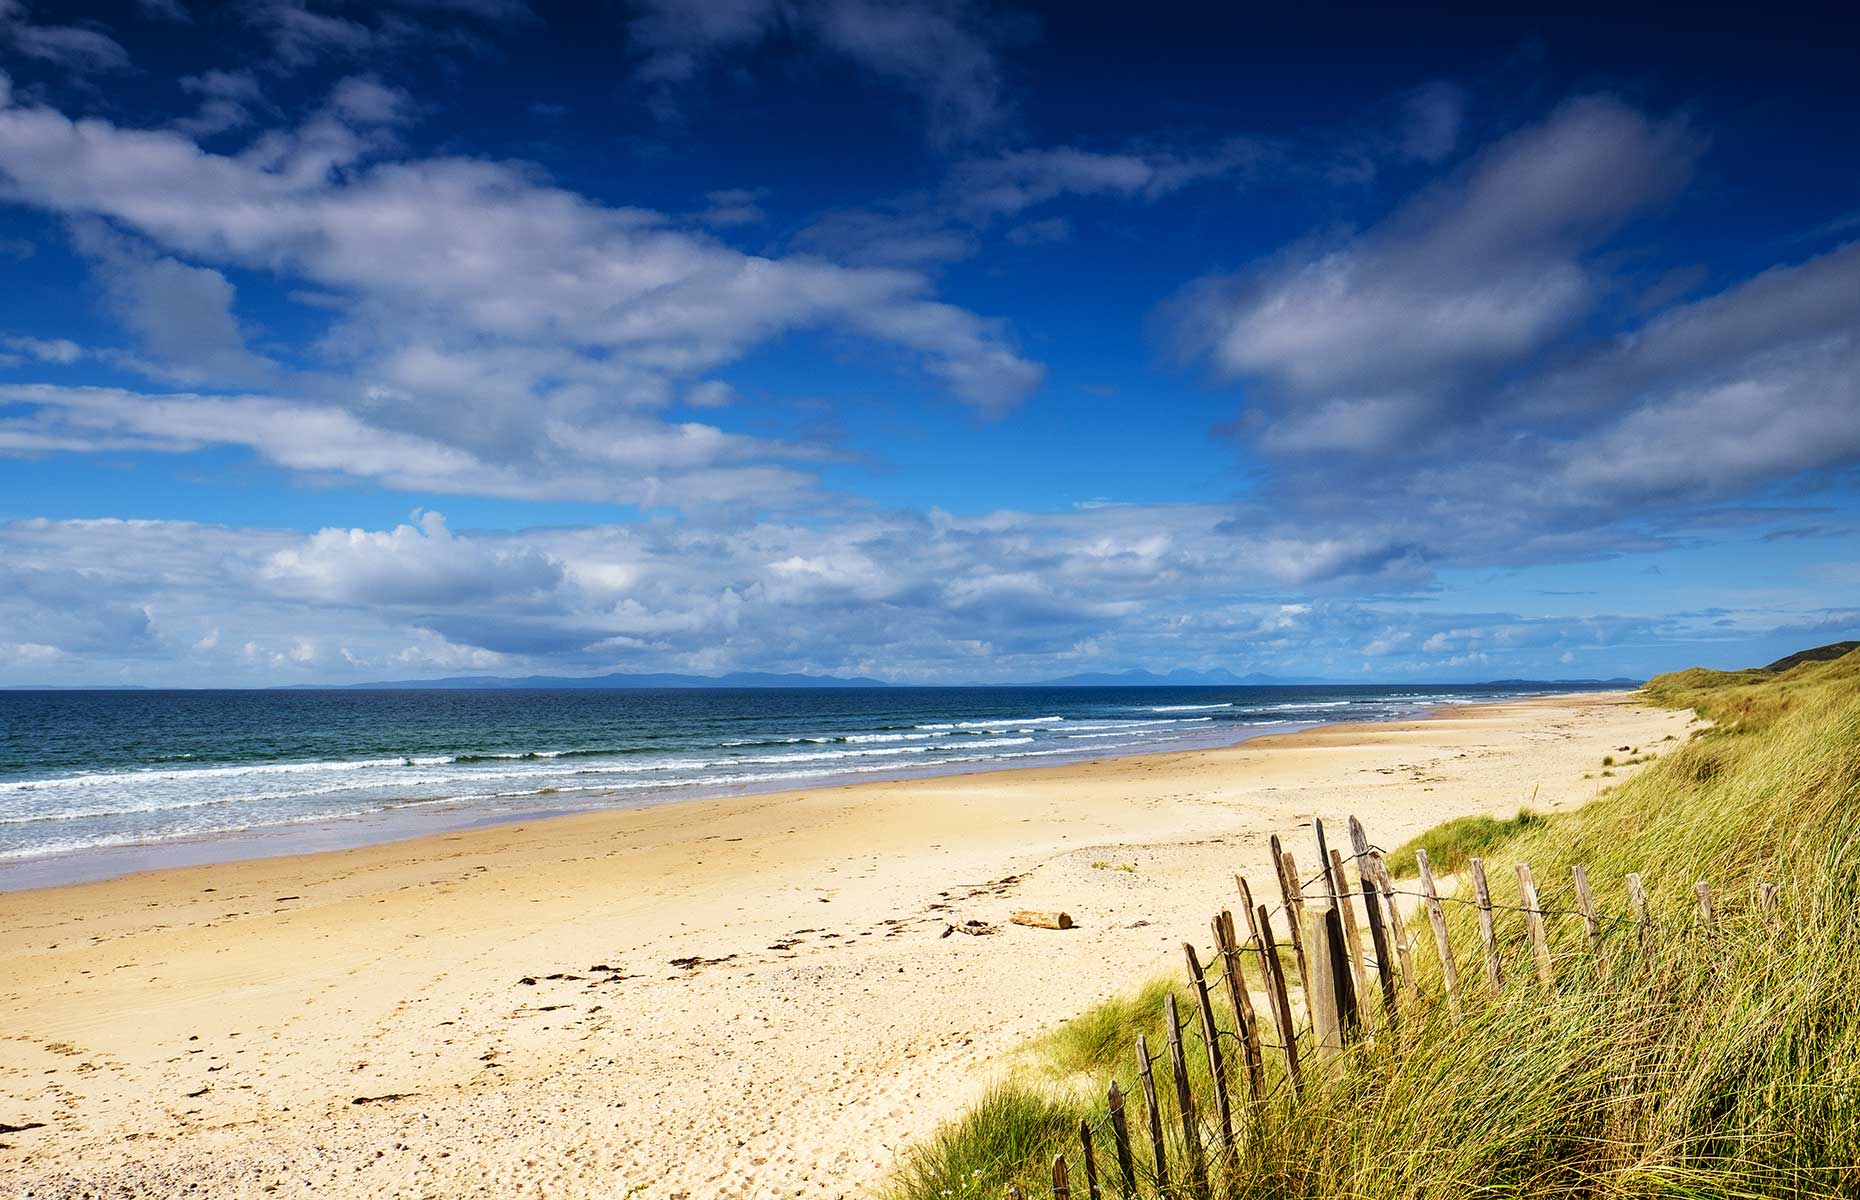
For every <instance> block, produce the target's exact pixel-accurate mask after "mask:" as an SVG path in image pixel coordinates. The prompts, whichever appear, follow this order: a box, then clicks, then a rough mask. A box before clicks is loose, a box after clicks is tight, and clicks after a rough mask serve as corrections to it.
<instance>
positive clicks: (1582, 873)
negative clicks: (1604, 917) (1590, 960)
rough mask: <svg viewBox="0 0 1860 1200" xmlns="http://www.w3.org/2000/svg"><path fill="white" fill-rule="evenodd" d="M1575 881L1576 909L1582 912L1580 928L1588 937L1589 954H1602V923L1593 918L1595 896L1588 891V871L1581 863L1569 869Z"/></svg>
mask: <svg viewBox="0 0 1860 1200" xmlns="http://www.w3.org/2000/svg"><path fill="white" fill-rule="evenodd" d="M1569 873H1570V874H1571V875H1572V876H1574V877H1575V880H1576V907H1577V908H1580V909H1581V910H1582V928H1583V930H1584V931H1585V932H1587V933H1588V935H1589V952H1590V953H1591V954H1595V955H1598V956H1599V955H1600V954H1601V952H1602V923H1601V922H1600V921H1599V920H1597V919H1596V916H1595V896H1594V895H1593V894H1592V893H1591V892H1590V891H1589V871H1588V868H1587V867H1584V866H1583V865H1582V864H1581V863H1577V864H1576V865H1575V866H1573V867H1571V868H1570V872H1569Z"/></svg>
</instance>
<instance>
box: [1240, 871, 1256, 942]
mask: <svg viewBox="0 0 1860 1200" xmlns="http://www.w3.org/2000/svg"><path fill="white" fill-rule="evenodd" d="M1234 886H1235V887H1237V888H1239V889H1240V912H1241V914H1242V915H1243V916H1245V917H1246V931H1247V934H1248V936H1250V937H1251V938H1252V939H1253V940H1254V941H1256V942H1257V941H1258V940H1259V922H1258V921H1257V920H1255V919H1254V917H1253V907H1254V905H1253V889H1252V888H1250V887H1248V886H1247V882H1246V876H1244V875H1241V874H1238V873H1236V874H1235V875H1234Z"/></svg>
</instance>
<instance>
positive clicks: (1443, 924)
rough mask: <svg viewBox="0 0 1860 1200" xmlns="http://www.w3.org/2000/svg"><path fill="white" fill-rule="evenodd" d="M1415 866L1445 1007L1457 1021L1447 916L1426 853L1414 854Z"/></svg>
mask: <svg viewBox="0 0 1860 1200" xmlns="http://www.w3.org/2000/svg"><path fill="white" fill-rule="evenodd" d="M1414 861H1415V865H1417V866H1418V867H1420V868H1421V894H1422V895H1423V896H1425V897H1426V898H1427V919H1428V920H1429V921H1430V922H1432V924H1433V926H1434V945H1435V946H1436V948H1438V949H1439V951H1440V979H1441V983H1442V984H1443V985H1444V986H1445V988H1446V990H1447V1007H1448V1009H1450V1010H1451V1011H1452V1013H1453V1019H1454V1020H1455V1021H1457V1020H1459V1019H1460V1017H1461V1012H1460V971H1459V968H1458V967H1457V966H1455V965H1454V962H1453V942H1452V941H1451V940H1450V939H1449V938H1448V937H1447V914H1446V910H1445V909H1443V908H1441V906H1440V894H1439V893H1438V892H1436V891H1435V890H1434V872H1433V871H1432V870H1430V869H1429V868H1428V865H1427V851H1425V850H1416V851H1415V852H1414Z"/></svg>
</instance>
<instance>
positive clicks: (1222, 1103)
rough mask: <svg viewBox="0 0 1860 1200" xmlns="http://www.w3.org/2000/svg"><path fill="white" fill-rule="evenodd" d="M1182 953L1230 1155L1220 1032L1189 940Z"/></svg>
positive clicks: (1216, 926)
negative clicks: (1198, 1015) (1192, 991)
mask: <svg viewBox="0 0 1860 1200" xmlns="http://www.w3.org/2000/svg"><path fill="white" fill-rule="evenodd" d="M1220 926H1221V920H1220V918H1219V917H1216V918H1215V919H1214V929H1215V933H1216V934H1217V937H1216V943H1217V944H1218V942H1219V937H1218V934H1219V932H1220ZM1182 953H1183V954H1185V955H1187V956H1188V978H1189V982H1191V983H1192V984H1194V987H1195V1004H1196V1006H1197V1007H1198V1008H1200V1010H1201V1040H1202V1041H1204V1042H1206V1043H1207V1044H1208V1075H1209V1077H1210V1078H1212V1079H1213V1080H1214V1115H1215V1117H1216V1118H1217V1119H1218V1120H1219V1121H1220V1123H1221V1147H1222V1150H1223V1151H1224V1152H1225V1153H1227V1154H1229V1155H1231V1154H1232V1153H1233V1149H1234V1113H1233V1104H1232V1101H1230V1100H1229V1099H1228V1096H1227V1062H1226V1059H1225V1058H1224V1057H1223V1056H1222V1054H1221V1031H1220V1028H1219V1027H1218V1026H1217V1025H1215V1023H1214V1001H1213V1000H1212V999H1211V998H1210V997H1209V996H1208V978H1207V976H1206V975H1204V974H1202V971H1201V960H1200V959H1199V958H1197V957H1195V947H1194V945H1193V944H1192V943H1190V942H1183V943H1182Z"/></svg>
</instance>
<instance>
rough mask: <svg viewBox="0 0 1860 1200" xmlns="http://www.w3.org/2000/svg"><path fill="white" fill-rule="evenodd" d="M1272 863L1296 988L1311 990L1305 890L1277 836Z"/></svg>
mask: <svg viewBox="0 0 1860 1200" xmlns="http://www.w3.org/2000/svg"><path fill="white" fill-rule="evenodd" d="M1272 861H1273V864H1274V867H1275V868H1276V869H1277V870H1278V872H1279V892H1280V894H1281V895H1282V896H1283V897H1284V900H1285V923H1286V924H1287V925H1289V926H1291V930H1292V933H1291V937H1292V954H1293V955H1294V956H1295V957H1296V958H1297V959H1298V986H1299V987H1301V988H1304V989H1305V990H1306V991H1309V990H1311V965H1310V963H1309V962H1308V961H1307V960H1306V958H1305V935H1304V929H1303V926H1304V919H1305V890H1304V885H1303V884H1301V883H1299V881H1298V863H1297V861H1296V860H1295V859H1293V858H1292V852H1291V851H1289V850H1281V849H1280V848H1279V835H1278V834H1276V833H1275V834H1273V835H1272Z"/></svg>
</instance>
